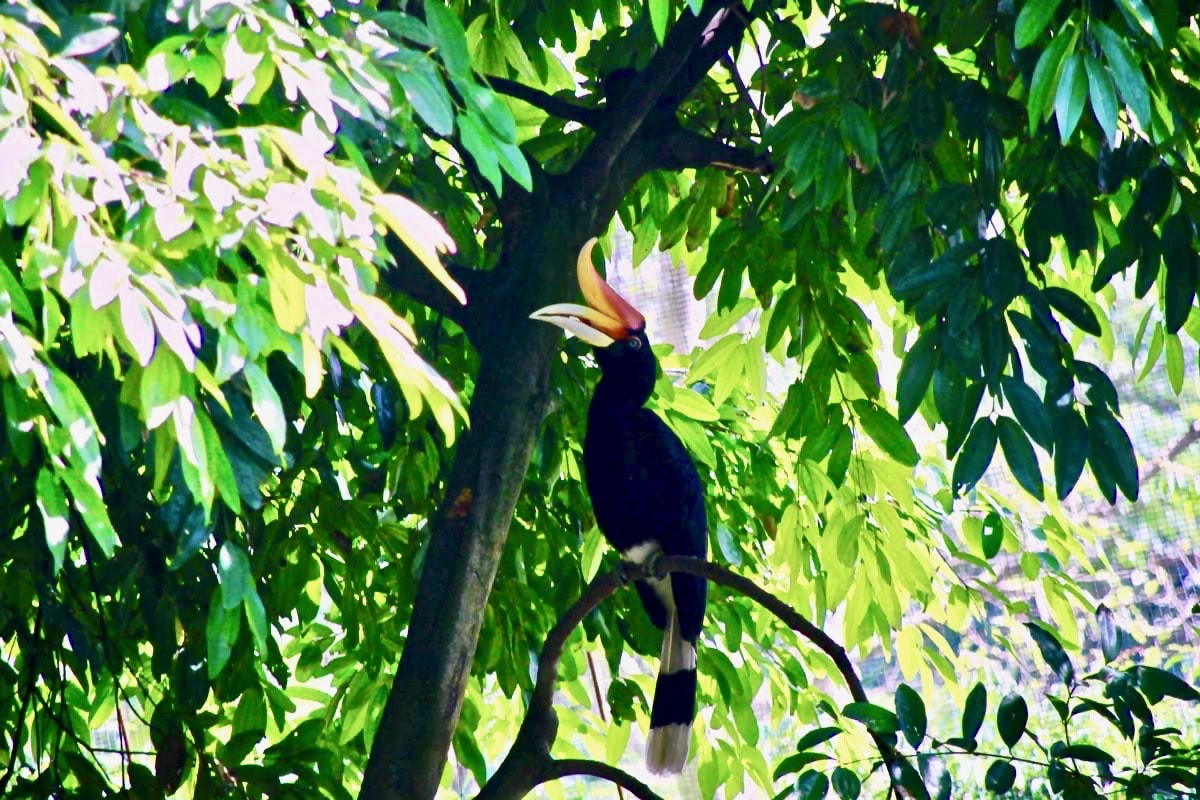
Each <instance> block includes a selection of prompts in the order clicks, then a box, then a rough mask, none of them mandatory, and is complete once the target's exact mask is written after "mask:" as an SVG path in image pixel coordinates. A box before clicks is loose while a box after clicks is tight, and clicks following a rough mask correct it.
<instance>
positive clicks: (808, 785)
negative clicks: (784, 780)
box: [792, 770, 829, 800]
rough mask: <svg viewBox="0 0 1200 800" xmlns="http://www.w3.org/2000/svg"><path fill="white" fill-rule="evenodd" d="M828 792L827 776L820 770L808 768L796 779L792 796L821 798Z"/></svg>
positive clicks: (807, 798) (819, 799)
mask: <svg viewBox="0 0 1200 800" xmlns="http://www.w3.org/2000/svg"><path fill="white" fill-rule="evenodd" d="M828 793H829V778H826V777H825V774H824V773H822V772H817V771H815V770H809V771H807V772H805V773H803V774H801V775H800V777H799V778H797V779H796V786H795V789H794V790H793V792H792V796H793V797H797V798H799V799H800V800H821V798H823V797H825V795H826V794H828Z"/></svg>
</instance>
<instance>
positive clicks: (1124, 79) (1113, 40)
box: [1088, 19, 1151, 131]
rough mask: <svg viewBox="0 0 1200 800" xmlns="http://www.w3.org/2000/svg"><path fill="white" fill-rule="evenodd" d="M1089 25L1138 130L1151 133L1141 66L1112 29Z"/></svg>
mask: <svg viewBox="0 0 1200 800" xmlns="http://www.w3.org/2000/svg"><path fill="white" fill-rule="evenodd" d="M1088 25H1089V27H1090V28H1091V31H1092V33H1093V35H1094V36H1095V37H1096V39H1097V41H1099V42H1100V49H1101V50H1102V51H1104V57H1105V58H1106V59H1108V65H1109V67H1110V68H1111V69H1112V73H1113V77H1114V78H1115V79H1116V83H1117V89H1118V90H1120V92H1121V97H1122V98H1123V99H1124V100H1125V102H1126V103H1127V104H1128V105H1129V110H1130V111H1131V112H1133V116H1134V118H1135V119H1136V120H1137V124H1138V126H1139V127H1140V128H1141V129H1142V130H1145V131H1148V130H1150V124H1151V119H1150V87H1149V85H1148V84H1147V83H1146V76H1145V75H1143V74H1142V68H1141V65H1140V64H1139V62H1138V60H1137V59H1136V58H1134V55H1133V53H1132V51H1130V49H1129V45H1128V44H1126V43H1125V39H1124V38H1122V37H1121V36H1118V35H1117V34H1116V33H1115V32H1114V31H1113V29H1112V28H1110V27H1108V26H1107V25H1105V24H1104V23H1103V22H1101V21H1100V20H1098V19H1092V20H1089V23H1088Z"/></svg>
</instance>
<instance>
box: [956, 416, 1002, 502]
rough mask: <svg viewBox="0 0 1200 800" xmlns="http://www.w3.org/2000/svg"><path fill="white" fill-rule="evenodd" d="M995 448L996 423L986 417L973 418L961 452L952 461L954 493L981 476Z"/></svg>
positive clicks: (990, 460)
mask: <svg viewBox="0 0 1200 800" xmlns="http://www.w3.org/2000/svg"><path fill="white" fill-rule="evenodd" d="M995 450H996V425H995V423H993V422H992V421H991V420H990V419H988V418H987V417H980V418H979V419H977V420H975V424H974V425H973V426H972V427H971V432H970V434H968V435H967V440H966V442H964V443H963V449H962V452H961V453H959V455H958V458H957V459H956V460H955V462H954V475H953V479H952V480H951V486H952V488H953V491H954V493H955V494H958V493H959V492H960V491H962V490H963V489H966V488H970V487H972V486H974V485H975V483H976V482H977V481H978V480H979V479H980V478H981V477H983V473H984V472H986V471H987V468H988V465H989V464H991V463H992V454H993V453H994V452H995Z"/></svg>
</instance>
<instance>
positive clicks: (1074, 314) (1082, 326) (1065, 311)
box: [1042, 286, 1102, 336]
mask: <svg viewBox="0 0 1200 800" xmlns="http://www.w3.org/2000/svg"><path fill="white" fill-rule="evenodd" d="M1042 294H1043V295H1044V296H1045V298H1046V301H1047V302H1048V303H1050V305H1052V306H1054V308H1055V309H1057V310H1058V312H1059V313H1061V314H1062V315H1063V316H1064V317H1066V318H1067V319H1069V320H1070V321H1071V324H1072V325H1074V326H1075V327H1076V328H1079V330H1081V331H1084V332H1086V333H1090V334H1092V335H1093V336H1099V335H1100V334H1101V332H1102V331H1101V329H1100V320H1098V319H1096V312H1094V311H1092V307H1091V306H1089V305H1088V304H1087V302H1086V301H1085V300H1083V299H1081V298H1080V297H1079V295H1077V294H1075V293H1074V292H1072V291H1071V290H1070V289H1063V288H1062V287H1060V286H1048V287H1046V288H1045V289H1044V290H1043V291H1042Z"/></svg>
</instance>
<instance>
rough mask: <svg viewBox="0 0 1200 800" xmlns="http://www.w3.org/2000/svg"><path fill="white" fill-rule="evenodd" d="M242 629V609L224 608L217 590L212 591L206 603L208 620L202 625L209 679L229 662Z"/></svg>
mask: <svg viewBox="0 0 1200 800" xmlns="http://www.w3.org/2000/svg"><path fill="white" fill-rule="evenodd" d="M241 629H242V610H241V609H240V608H236V607H235V608H233V609H226V608H225V607H224V605H223V604H222V603H221V600H220V598H219V597H218V593H217V592H213V595H212V599H211V601H210V602H209V604H208V622H207V624H206V625H205V627H204V638H205V642H206V643H207V646H208V677H209V679H210V680H212V679H214V678H216V677H217V676H218V675H220V674H221V670H223V669H225V665H226V664H228V663H229V656H230V655H231V654H232V653H233V645H234V643H235V642H237V637H238V633H239V632H240V631H241Z"/></svg>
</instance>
